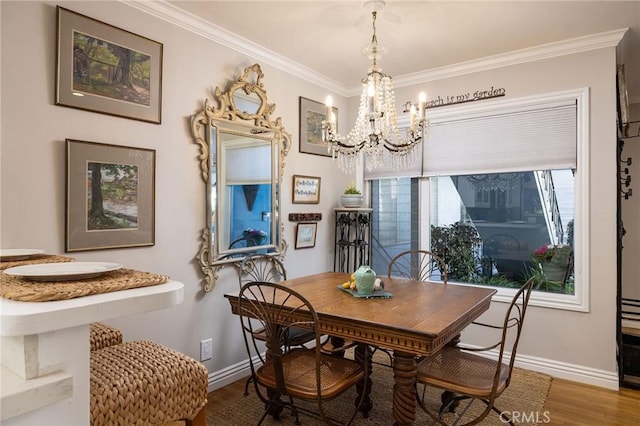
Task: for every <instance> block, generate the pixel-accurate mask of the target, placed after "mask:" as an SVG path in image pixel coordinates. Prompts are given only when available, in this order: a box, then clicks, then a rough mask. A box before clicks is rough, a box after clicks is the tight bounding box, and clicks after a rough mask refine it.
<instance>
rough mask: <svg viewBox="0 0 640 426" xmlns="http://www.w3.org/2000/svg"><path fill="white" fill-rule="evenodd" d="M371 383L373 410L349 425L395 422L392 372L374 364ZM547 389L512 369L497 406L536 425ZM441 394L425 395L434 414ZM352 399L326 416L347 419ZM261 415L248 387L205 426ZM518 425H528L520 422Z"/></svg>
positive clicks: (475, 408)
mask: <svg viewBox="0 0 640 426" xmlns="http://www.w3.org/2000/svg"><path fill="white" fill-rule="evenodd" d="M372 381H373V389H372V391H371V399H372V401H373V409H372V410H371V412H370V413H369V418H367V419H365V418H363V417H362V415H361V414H358V415H357V416H356V418H355V419H354V421H353V423H351V424H352V425H368V426H390V425H392V424H393V423H394V421H393V411H392V404H393V397H392V394H393V372H392V370H391V368H390V367H388V366H383V365H380V364H378V363H374V367H373V374H372ZM550 386H551V377H550V376H548V375H545V374H541V373H536V372H533V371H527V370H523V369H519V368H515V369H514V372H513V377H512V380H511V384H510V385H509V388H507V390H506V391H505V392H504V393H503V394H502V396H501V397H500V398H499V399H498V400H497V403H496V405H497V406H498V407H499V408H500V409H501V410H502V411H510V412H517V413H526V414H525V416H524V419H531V421H533V422H535V421H536V420H535V419H536V414H537V415H538V418H543V417H542V416H543V415H544V413H543V406H544V402H545V400H546V398H547V394H548V393H549V388H550ZM440 393H441V391H439V390H436V389H430V390H429V391H428V392H427V399H426V400H427V401H429V403H428V405H429V406H430V408H431V409H433V410H434V411H437V409H438V407H439V398H440ZM355 396H356V394H355V390H352V391H349V392H347V393H346V394H343V395H342V396H341V397H339V398H337V399H336V400H334V401H331V402H329V403H328V405H329V407H328V408H327V409H326V411H327V412H328V413H339V415H340V416H341V418H343V419H346V418H347V417H348V414H347V413H351V412H352V410H353V401H354V400H355ZM482 410H484V404H482V403H479V402H474V403H473V405H472V406H471V407H470V408H469V410H468V411H467V412H466V414H465V418H467V417H469V416H473V414H474V413H480V412H482ZM262 413H263V404H262V403H261V402H260V400H259V399H258V397H257V396H256V395H255V390H254V389H253V388H251V391H250V394H249V395H248V396H242V397H240V399H239V400H238V401H236V402H234V403H232V404H230V405H228V406H227V407H225V408H224V409H222V410H221V411H218V412H207V426H245V425H256V424H258V420H260V417H261V416H262ZM532 413H533V414H532ZM343 414H347V417H345V416H343ZM520 418H521V419H522V418H523V415H522V414H520ZM445 420H446V419H445ZM294 421H295V418H293V417H292V416H291V415H290V413H289V412H287V411H285V412H283V413H282V416H281V419H280V420H279V421H275V420H273V419H272V418H271V417H270V416H268V417H267V418H266V419H265V421H264V422H263V424H264V425H287V426H288V425H293V424H294ZM300 422H301V423H302V424H303V425H313V426H315V425H321V424H323V423H321V422H319V421H317V420H315V419H313V418H310V417H308V416H304V415H301V416H300ZM430 423H431V422H430V421H429V418H428V417H427V415H426V414H425V413H424V412H423V411H422V410H421V409H420V408H419V407H417V410H416V421H415V424H416V425H426V424H430ZM518 424H528V423H525V422H519V423H518ZM531 424H535V423H531ZM482 425H498V426H504V425H505V423H504V421H501V420H500V417H499V416H498V415H497V414H496V413H494V412H491V413H490V414H489V415H488V416H487V418H486V419H485V420H484V421H483V422H482Z"/></svg>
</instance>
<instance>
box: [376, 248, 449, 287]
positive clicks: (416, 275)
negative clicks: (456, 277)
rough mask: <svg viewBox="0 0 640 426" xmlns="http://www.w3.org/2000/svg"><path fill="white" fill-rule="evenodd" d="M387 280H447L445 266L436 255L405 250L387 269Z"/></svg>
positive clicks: (425, 251)
mask: <svg viewBox="0 0 640 426" xmlns="http://www.w3.org/2000/svg"><path fill="white" fill-rule="evenodd" d="M387 276H388V277H389V278H408V279H412V280H418V281H433V280H438V281H443V282H444V283H446V282H447V281H448V279H449V276H448V273H447V266H446V264H445V263H444V261H443V260H442V258H440V256H438V255H437V254H435V253H433V252H430V251H428V250H407V251H403V252H402V253H400V254H398V255H397V256H395V257H394V258H393V259H391V261H390V262H389V267H388V269H387Z"/></svg>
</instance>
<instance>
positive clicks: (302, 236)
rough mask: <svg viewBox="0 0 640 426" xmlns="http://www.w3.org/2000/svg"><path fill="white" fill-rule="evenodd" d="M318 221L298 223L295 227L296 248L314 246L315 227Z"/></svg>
mask: <svg viewBox="0 0 640 426" xmlns="http://www.w3.org/2000/svg"><path fill="white" fill-rule="evenodd" d="M317 228H318V223H316V222H314V223H298V226H297V228H296V248H297V249H299V248H311V247H315V246H316V229H317Z"/></svg>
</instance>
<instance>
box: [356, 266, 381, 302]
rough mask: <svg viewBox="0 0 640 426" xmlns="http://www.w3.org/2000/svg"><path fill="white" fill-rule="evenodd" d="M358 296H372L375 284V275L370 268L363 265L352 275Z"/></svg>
mask: <svg viewBox="0 0 640 426" xmlns="http://www.w3.org/2000/svg"><path fill="white" fill-rule="evenodd" d="M354 275H355V279H356V287H357V288H358V294H363V295H367V294H372V293H373V287H374V284H375V282H376V273H375V272H374V271H373V269H371V267H370V266H366V265H363V266H361V267H359V268H358V270H357V271H356V272H355V273H354Z"/></svg>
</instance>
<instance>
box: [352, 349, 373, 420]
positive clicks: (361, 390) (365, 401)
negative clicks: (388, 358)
mask: <svg viewBox="0 0 640 426" xmlns="http://www.w3.org/2000/svg"><path fill="white" fill-rule="evenodd" d="M354 358H355V360H356V361H357V362H359V363H360V364H361V365H365V359H366V360H367V371H366V372H365V374H366V375H367V378H366V379H365V380H363V381H361V382H359V383H358V384H356V390H357V391H358V395H357V396H356V401H355V404H356V406H357V405H358V403H359V402H360V400H361V399H362V404H361V405H360V412H361V413H362V417H364V418H365V419H366V418H369V412H370V411H371V409H372V408H373V401H371V387H372V382H371V373H372V371H373V365H372V364H371V358H372V354H371V349H370V348H369V345H367V344H364V343H358V345H357V346H356V349H355V352H354ZM365 383H366V386H365Z"/></svg>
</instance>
